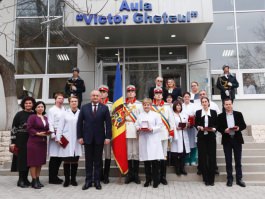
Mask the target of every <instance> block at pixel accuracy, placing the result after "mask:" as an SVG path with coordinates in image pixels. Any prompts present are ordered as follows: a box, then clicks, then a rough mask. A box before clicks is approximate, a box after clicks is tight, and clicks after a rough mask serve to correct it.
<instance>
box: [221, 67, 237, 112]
mask: <svg viewBox="0 0 265 199" xmlns="http://www.w3.org/2000/svg"><path fill="white" fill-rule="evenodd" d="M229 69H230V67H229V66H228V65H224V66H223V71H224V74H223V75H221V76H220V77H219V78H218V80H217V85H216V86H217V88H218V89H219V90H220V91H221V99H222V102H223V112H225V110H224V100H225V99H231V100H232V102H233V101H234V99H235V89H236V88H238V86H239V84H238V82H237V80H236V77H234V76H233V75H231V74H230V72H229Z"/></svg>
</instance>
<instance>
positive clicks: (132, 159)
mask: <svg viewBox="0 0 265 199" xmlns="http://www.w3.org/2000/svg"><path fill="white" fill-rule="evenodd" d="M135 91H136V88H135V86H134V85H128V86H127V98H126V101H125V104H124V109H125V124H126V140H127V156H128V165H129V171H128V174H127V175H126V178H125V184H129V183H130V182H135V183H136V184H140V183H141V181H140V178H139V141H138V138H137V130H136V127H135V122H136V120H137V116H138V115H139V114H140V112H141V110H142V104H141V102H139V101H138V100H136V92H135Z"/></svg>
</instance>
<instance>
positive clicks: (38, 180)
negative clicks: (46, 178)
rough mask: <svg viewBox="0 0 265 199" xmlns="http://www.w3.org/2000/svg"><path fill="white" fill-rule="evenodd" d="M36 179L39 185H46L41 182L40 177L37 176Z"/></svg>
mask: <svg viewBox="0 0 265 199" xmlns="http://www.w3.org/2000/svg"><path fill="white" fill-rule="evenodd" d="M36 181H37V183H38V185H39V187H44V185H43V184H42V183H41V182H40V179H39V177H37V178H36Z"/></svg>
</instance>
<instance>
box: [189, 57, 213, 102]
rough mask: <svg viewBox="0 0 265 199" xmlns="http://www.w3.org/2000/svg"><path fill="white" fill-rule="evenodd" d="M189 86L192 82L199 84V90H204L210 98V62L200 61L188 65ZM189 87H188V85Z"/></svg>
mask: <svg viewBox="0 0 265 199" xmlns="http://www.w3.org/2000/svg"><path fill="white" fill-rule="evenodd" d="M188 73H189V81H188V82H189V84H190V82H192V81H196V82H198V83H199V87H200V90H202V89H203V90H206V92H207V94H208V97H209V98H211V96H212V95H211V94H212V93H211V78H210V61H209V60H201V61H195V62H189V63H188ZM189 86H190V85H189Z"/></svg>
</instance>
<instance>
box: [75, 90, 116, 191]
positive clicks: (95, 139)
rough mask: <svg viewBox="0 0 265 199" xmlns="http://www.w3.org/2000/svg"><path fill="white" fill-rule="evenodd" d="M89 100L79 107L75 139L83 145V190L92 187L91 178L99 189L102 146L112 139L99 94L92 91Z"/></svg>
mask: <svg viewBox="0 0 265 199" xmlns="http://www.w3.org/2000/svg"><path fill="white" fill-rule="evenodd" d="M90 99H91V103H88V104H85V105H83V106H82V107H81V110H80V113H79V117H78V121H77V139H78V141H79V143H80V144H84V145H85V159H86V182H85V184H84V186H83V187H82V189H83V190H86V189H88V188H89V187H91V186H92V176H94V183H95V187H96V189H101V185H100V161H101V158H102V152H103V146H104V144H109V143H110V140H111V137H112V132H111V118H110V113H109V109H108V107H107V106H106V105H104V104H102V103H99V101H100V92H99V91H98V90H93V91H92V92H91V94H90ZM93 171H94V173H93Z"/></svg>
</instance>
